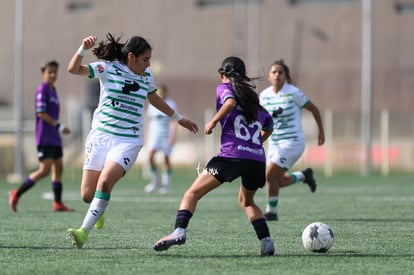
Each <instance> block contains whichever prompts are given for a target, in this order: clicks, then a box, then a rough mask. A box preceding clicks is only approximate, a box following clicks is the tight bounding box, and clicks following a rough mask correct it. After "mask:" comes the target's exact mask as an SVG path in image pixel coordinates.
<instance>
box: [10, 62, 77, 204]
mask: <svg viewBox="0 0 414 275" xmlns="http://www.w3.org/2000/svg"><path fill="white" fill-rule="evenodd" d="M58 68H59V64H58V63H57V62H56V61H54V60H52V61H49V62H47V63H46V64H45V65H44V66H43V67H41V69H40V70H41V73H42V78H43V80H44V81H43V82H42V83H41V84H40V85H39V86H38V87H37V90H36V94H35V112H36V146H37V157H38V159H39V167H38V169H37V170H36V171H34V172H33V173H31V174H30V175H29V176H28V177H27V179H26V180H25V182H23V184H22V185H21V186H20V187H19V188H18V189H15V190H12V191H10V193H9V206H10V208H11V210H12V211H13V212H16V211H17V203H18V202H19V198H20V197H21V196H22V195H23V194H24V193H25V192H27V191H28V190H29V189H30V188H32V187H33V186H34V185H35V184H36V183H37V182H38V181H39V180H41V179H43V178H45V177H47V176H48V175H49V174H50V171H51V170H52V178H51V179H52V189H53V193H54V201H53V211H74V209H72V208H69V207H67V206H65V205H64V204H63V203H62V189H63V188H62V172H63V161H62V158H63V149H62V140H61V137H60V134H69V133H70V129H69V128H68V127H66V126H65V125H63V124H61V123H59V112H60V105H59V98H58V94H57V91H56V87H55V82H56V80H57V74H58Z"/></svg>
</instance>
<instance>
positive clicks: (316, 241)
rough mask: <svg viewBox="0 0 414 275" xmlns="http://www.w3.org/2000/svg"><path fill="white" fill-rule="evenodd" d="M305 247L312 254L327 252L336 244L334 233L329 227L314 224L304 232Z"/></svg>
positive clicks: (322, 224) (317, 223) (319, 223)
mask: <svg viewBox="0 0 414 275" xmlns="http://www.w3.org/2000/svg"><path fill="white" fill-rule="evenodd" d="M302 242H303V247H304V248H305V249H306V250H308V251H311V252H318V253H323V252H327V251H328V250H329V249H330V248H331V247H332V245H333V243H334V233H333V231H332V229H331V228H330V227H329V225H327V224H324V223H321V222H314V223H311V224H309V225H308V226H306V227H305V229H304V230H303V232H302Z"/></svg>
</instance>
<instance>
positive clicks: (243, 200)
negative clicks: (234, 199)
mask: <svg viewBox="0 0 414 275" xmlns="http://www.w3.org/2000/svg"><path fill="white" fill-rule="evenodd" d="M253 204H254V202H253V199H247V198H246V197H243V196H240V197H239V205H240V207H241V208H246V207H250V206H252V205H253Z"/></svg>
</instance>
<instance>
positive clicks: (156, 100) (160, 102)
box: [148, 93, 198, 133]
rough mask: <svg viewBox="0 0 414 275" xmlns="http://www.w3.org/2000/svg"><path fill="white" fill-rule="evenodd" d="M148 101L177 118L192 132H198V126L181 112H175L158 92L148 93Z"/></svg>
mask: <svg viewBox="0 0 414 275" xmlns="http://www.w3.org/2000/svg"><path fill="white" fill-rule="evenodd" d="M148 101H149V102H150V103H151V105H153V106H154V107H155V108H157V109H158V110H160V111H161V112H163V113H164V114H166V115H167V116H169V117H171V118H173V119H175V120H176V121H177V122H178V124H179V125H181V126H182V127H184V128H186V129H187V130H189V131H190V132H192V133H197V132H198V126H197V124H196V123H194V122H193V121H191V120H189V119H187V118H185V117H183V116H182V115H180V114H179V113H177V112H175V111H174V110H173V109H172V108H171V107H170V106H169V105H168V104H167V103H166V102H165V100H164V99H162V98H161V97H160V96H159V95H157V93H152V94H149V95H148Z"/></svg>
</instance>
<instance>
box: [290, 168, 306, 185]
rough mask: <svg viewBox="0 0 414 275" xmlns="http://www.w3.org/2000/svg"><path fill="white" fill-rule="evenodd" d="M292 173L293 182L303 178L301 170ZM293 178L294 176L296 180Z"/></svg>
mask: <svg viewBox="0 0 414 275" xmlns="http://www.w3.org/2000/svg"><path fill="white" fill-rule="evenodd" d="M292 175H293V181H294V182H293V183H296V182H299V181H304V180H305V175H304V174H303V173H302V172H301V171H296V172H293V173H292ZM295 178H296V181H295Z"/></svg>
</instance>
